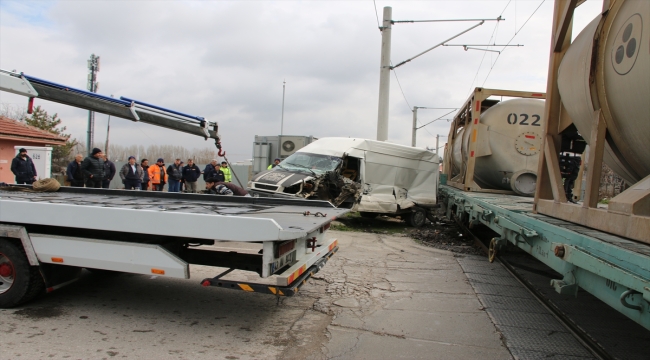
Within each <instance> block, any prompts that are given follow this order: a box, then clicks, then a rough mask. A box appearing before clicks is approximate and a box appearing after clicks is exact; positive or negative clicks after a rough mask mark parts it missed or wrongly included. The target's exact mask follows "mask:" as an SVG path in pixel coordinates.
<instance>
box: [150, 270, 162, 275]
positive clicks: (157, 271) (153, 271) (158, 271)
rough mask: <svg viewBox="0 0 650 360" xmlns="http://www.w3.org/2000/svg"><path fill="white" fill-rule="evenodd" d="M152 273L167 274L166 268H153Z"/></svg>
mask: <svg viewBox="0 0 650 360" xmlns="http://www.w3.org/2000/svg"><path fill="white" fill-rule="evenodd" d="M151 273H152V274H157V275H165V270H162V269H151Z"/></svg>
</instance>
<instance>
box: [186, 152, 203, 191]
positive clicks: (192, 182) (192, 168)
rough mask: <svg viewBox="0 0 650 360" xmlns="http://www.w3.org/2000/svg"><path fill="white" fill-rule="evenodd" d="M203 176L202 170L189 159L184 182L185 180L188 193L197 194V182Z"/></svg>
mask: <svg viewBox="0 0 650 360" xmlns="http://www.w3.org/2000/svg"><path fill="white" fill-rule="evenodd" d="M199 176H201V169H200V168H199V167H198V166H196V164H195V163H194V160H193V159H187V165H185V167H184V168H183V180H185V187H186V190H185V191H186V192H189V193H195V192H196V181H197V180H198V179H199Z"/></svg>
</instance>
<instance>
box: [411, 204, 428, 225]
mask: <svg viewBox="0 0 650 360" xmlns="http://www.w3.org/2000/svg"><path fill="white" fill-rule="evenodd" d="M426 221H427V214H426V213H425V212H424V210H423V209H420V208H416V209H413V211H411V213H410V214H409V216H408V223H409V225H411V226H413V227H421V226H422V225H424V223H425V222H426Z"/></svg>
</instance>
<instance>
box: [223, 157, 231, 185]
mask: <svg viewBox="0 0 650 360" xmlns="http://www.w3.org/2000/svg"><path fill="white" fill-rule="evenodd" d="M221 171H223V178H224V182H228V183H229V182H232V172H231V171H230V168H229V167H228V163H227V162H226V161H222V162H221Z"/></svg>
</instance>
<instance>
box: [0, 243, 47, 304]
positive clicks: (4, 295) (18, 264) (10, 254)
mask: <svg viewBox="0 0 650 360" xmlns="http://www.w3.org/2000/svg"><path fill="white" fill-rule="evenodd" d="M44 290H45V284H44V283H43V277H42V276H41V274H40V272H39V271H38V268H36V267H32V266H30V265H29V262H28V261H27V256H25V254H24V253H23V252H22V251H21V250H20V249H19V248H18V247H16V245H14V244H12V243H11V242H9V241H7V240H3V239H0V308H10V307H14V306H17V305H20V304H22V303H24V302H27V301H29V300H31V299H33V298H34V297H36V296H37V295H39V294H40V293H42V292H44Z"/></svg>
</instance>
